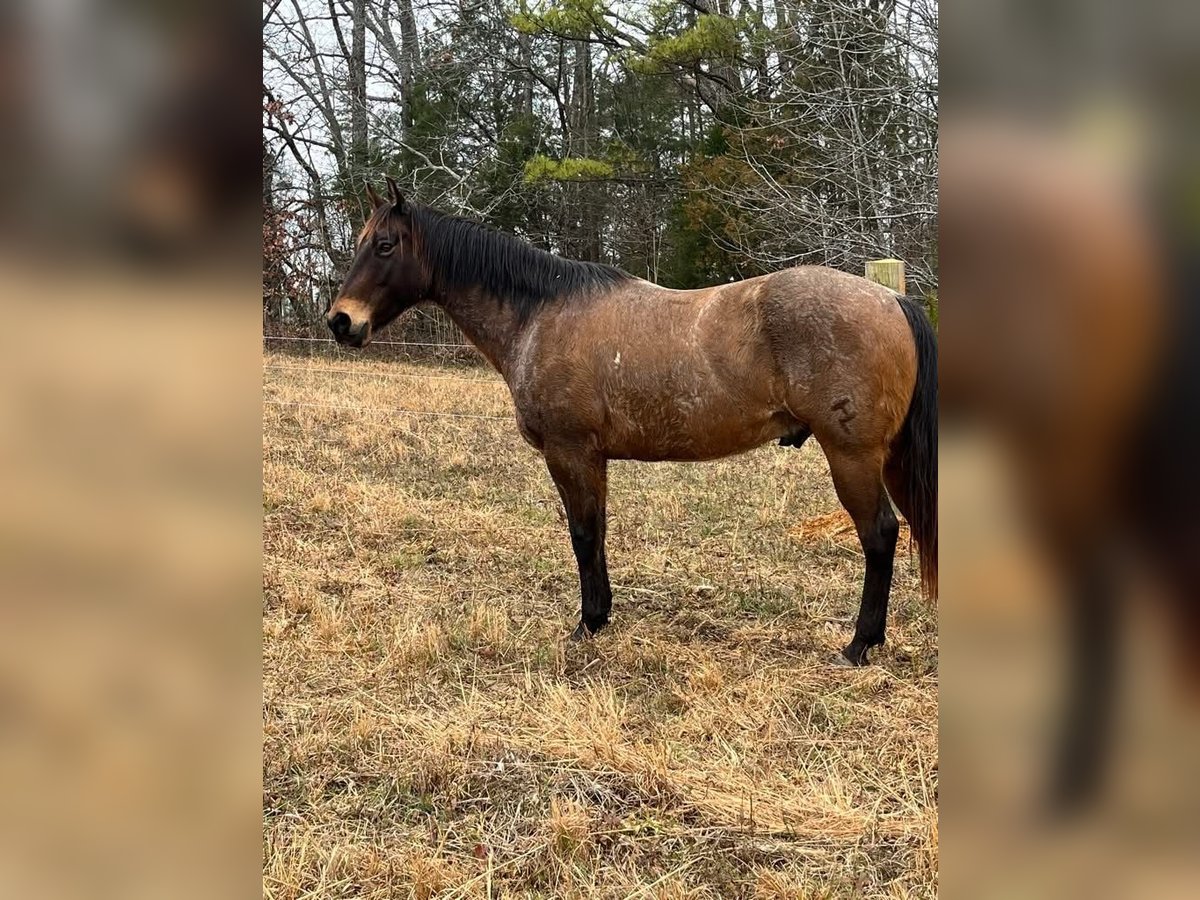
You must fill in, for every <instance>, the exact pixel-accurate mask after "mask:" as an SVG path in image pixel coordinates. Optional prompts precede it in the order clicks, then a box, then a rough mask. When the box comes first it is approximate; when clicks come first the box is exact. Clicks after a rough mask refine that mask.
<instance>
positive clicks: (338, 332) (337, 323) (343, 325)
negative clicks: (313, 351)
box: [329, 312, 350, 337]
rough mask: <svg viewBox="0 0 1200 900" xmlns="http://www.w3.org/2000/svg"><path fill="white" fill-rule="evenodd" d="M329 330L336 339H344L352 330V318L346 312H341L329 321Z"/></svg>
mask: <svg viewBox="0 0 1200 900" xmlns="http://www.w3.org/2000/svg"><path fill="white" fill-rule="evenodd" d="M329 330H330V331H332V332H333V334H334V337H342V336H343V335H344V334H346V333H347V332H348V331H349V330H350V317H349V316H348V315H346V314H345V313H344V312H340V313H338V314H337V315H335V316H334V317H333V318H332V319H330V320H329Z"/></svg>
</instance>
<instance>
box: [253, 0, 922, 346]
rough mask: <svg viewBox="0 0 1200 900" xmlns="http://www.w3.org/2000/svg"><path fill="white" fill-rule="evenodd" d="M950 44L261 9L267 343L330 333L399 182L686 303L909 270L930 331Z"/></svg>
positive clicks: (746, 24)
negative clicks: (783, 279) (685, 292)
mask: <svg viewBox="0 0 1200 900" xmlns="http://www.w3.org/2000/svg"><path fill="white" fill-rule="evenodd" d="M937 28H938V10H937V3H936V0H653V2H649V3H645V2H605V0H549V2H539V0H271V2H266V3H264V5H263V109H262V113H263V137H264V151H265V152H264V155H263V207H264V219H263V316H264V328H267V329H277V330H279V329H283V330H287V329H304V328H306V327H309V326H312V325H314V324H315V323H316V322H317V321H318V319H319V317H320V316H321V314H322V313H323V312H324V310H325V309H326V308H327V306H328V304H329V301H330V297H331V294H332V293H334V292H336V290H337V287H338V284H339V282H340V278H341V275H342V273H343V272H344V271H345V267H346V265H347V263H348V261H349V257H350V252H351V248H352V245H353V240H354V236H355V235H356V234H357V232H358V229H359V227H360V226H361V223H362V221H363V219H364V217H365V215H366V213H367V212H368V210H367V209H366V201H365V199H364V192H363V186H364V183H365V182H366V181H367V180H368V179H371V180H374V181H375V182H376V183H377V184H378V183H379V182H381V181H382V176H383V175H384V174H385V173H386V174H392V175H394V176H395V177H397V179H398V181H399V182H400V183H401V185H402V186H403V187H404V189H405V190H406V191H408V192H409V193H410V195H411V196H412V197H413V198H414V199H416V200H418V201H421V202H424V203H428V204H432V205H434V206H436V207H438V208H440V209H442V210H444V211H446V212H453V213H458V214H462V215H466V216H469V217H472V218H476V219H479V220H481V221H485V222H487V223H489V224H491V225H493V226H495V227H497V228H500V229H503V230H505V231H509V232H512V233H515V234H517V235H519V236H521V237H523V238H524V239H526V240H528V241H530V242H531V243H533V244H535V245H536V246H539V247H542V248H545V249H547V250H550V251H553V252H555V253H559V254H561V255H563V256H566V257H571V258H575V259H587V260H599V261H604V262H609V263H613V264H615V265H618V266H620V267H622V268H624V269H626V270H627V271H629V272H631V273H633V274H635V275H638V276H641V277H645V278H648V279H650V280H652V281H656V282H658V283H660V284H663V285H666V286H669V287H678V288H687V287H698V286H702V285H708V284H713V283H716V282H720V281H728V280H732V279H739V278H747V277H751V276H754V275H759V274H763V273H765V272H770V271H774V270H776V269H780V268H783V267H786V266H790V265H798V264H807V263H817V264H823V265H831V266H835V267H837V268H841V269H845V270H848V271H854V272H861V271H862V266H863V263H864V262H865V261H866V260H868V259H873V258H879V257H898V258H900V259H903V260H904V261H905V263H906V265H907V270H908V292H909V293H910V294H914V295H917V296H921V297H924V298H925V299H926V300H927V301H928V302H929V303H930V305H931V307H933V308H934V311H936V291H937V270H938V258H937V176H938V168H937V122H938V68H937V63H938V60H937ZM405 327H407V328H408V329H409V330H410V332H409V337H410V338H411V337H413V334H412V331H414V330H416V331H420V330H421V329H425V330H426V332H427V334H426V335H425V336H429V335H428V332H429V331H430V329H432V330H433V333H436V334H440V335H441V337H442V338H443V339H444V338H445V328H446V325H445V323H440V322H438V321H437V320H436V318H435V317H430V316H425V317H424V318H421V317H414V318H412V319H411V321H409V323H408V324H407V325H406V326H405ZM418 336H419V335H418Z"/></svg>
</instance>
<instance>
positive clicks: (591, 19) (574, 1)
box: [509, 0, 605, 38]
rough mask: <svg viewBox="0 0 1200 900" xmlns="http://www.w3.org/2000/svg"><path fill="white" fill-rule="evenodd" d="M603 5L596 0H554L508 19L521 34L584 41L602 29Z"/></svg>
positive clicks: (603, 23)
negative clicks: (552, 35) (544, 35)
mask: <svg viewBox="0 0 1200 900" xmlns="http://www.w3.org/2000/svg"><path fill="white" fill-rule="evenodd" d="M603 11H604V6H603V5H602V4H601V3H599V2H598V0H558V2H557V3H545V4H542V5H541V6H540V7H539V8H537V9H535V10H528V11H527V10H522V11H520V12H516V13H513V14H512V15H511V16H509V22H510V23H511V24H512V26H513V28H515V29H516V30H517V31H519V32H521V33H522V34H541V33H544V32H549V33H550V34H554V35H557V36H560V37H566V38H586V37H589V36H590V35H591V34H592V32H593V31H596V30H602V29H604V28H605V22H604V19H603V16H602V13H603Z"/></svg>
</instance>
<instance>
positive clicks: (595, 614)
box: [571, 516, 612, 636]
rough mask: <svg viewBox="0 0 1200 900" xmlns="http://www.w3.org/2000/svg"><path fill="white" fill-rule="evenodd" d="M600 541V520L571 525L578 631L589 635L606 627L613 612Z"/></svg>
mask: <svg viewBox="0 0 1200 900" xmlns="http://www.w3.org/2000/svg"><path fill="white" fill-rule="evenodd" d="M603 541H604V530H603V525H602V519H600V517H599V516H597V517H594V518H593V520H592V521H586V522H573V523H572V524H571V548H572V549H573V550H574V551H575V561H576V562H577V563H578V564H579V588H580V594H581V596H582V599H583V603H582V613H583V614H582V617H581V621H580V629H586V630H587V631H588V632H596V631H599V630H600V629H601V628H603V627H604V626H605V625H607V624H608V617H609V613H610V612H611V611H612V589H611V588H610V587H609V584H608V565H607V562H606V560H605V558H604V543H603ZM580 636H582V635H580Z"/></svg>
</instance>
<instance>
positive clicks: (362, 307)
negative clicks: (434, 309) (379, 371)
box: [325, 178, 431, 347]
mask: <svg viewBox="0 0 1200 900" xmlns="http://www.w3.org/2000/svg"><path fill="white" fill-rule="evenodd" d="M387 183H388V190H389V193H390V196H389V197H388V198H386V199H385V198H382V197H380V196H379V195H378V194H376V193H375V191H374V190H373V189H372V188H371V187H370V185H368V186H367V195H368V196H369V197H370V199H371V203H372V206H373V211H372V213H371V217H370V218H369V219H367V224H366V225H365V226H364V227H363V230H362V232H361V233H360V234H359V236H358V244H357V246H356V248H355V251H354V261H353V262H352V263H351V264H350V271H349V272H347V273H346V278H345V280H344V281H343V282H342V288H341V290H340V291H339V292H338V296H337V299H336V300H334V301H333V305H332V306H330V307H329V312H328V313H327V314H326V316H325V320H326V322H328V323H329V330H330V331H332V332H333V336H334V337H335V338H337V341H338V343H340V344H348V345H349V346H351V347H363V346H366V344H367V343H368V342H370V340H371V337H372V336H373V335H374V333H375V332H377V331H379V330H380V329H381V328H384V327H385V326H387V325H388V324H389V323H390V322H391V321H392V320H393V319H395V318H396V317H397V316H399V315H400V314H401V313H402V312H404V311H405V310H407V309H409V308H410V307H412V306H414V305H416V304H417V303H420V302H421V301H422V300H426V299H428V297H429V294H430V285H431V278H430V275H429V272H428V268H427V267H426V266H425V265H424V263H423V261H422V260H421V259H420V258H419V256H418V254H417V253H416V251H415V248H414V245H413V228H412V215H411V213H410V210H409V208H408V204H407V203H406V202H405V200H404V197H403V195H401V193H400V190H399V189H398V188H397V187H396V182H395V181H393V180H392V179H391V178H388V179H387Z"/></svg>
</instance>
